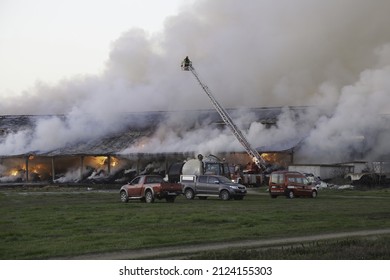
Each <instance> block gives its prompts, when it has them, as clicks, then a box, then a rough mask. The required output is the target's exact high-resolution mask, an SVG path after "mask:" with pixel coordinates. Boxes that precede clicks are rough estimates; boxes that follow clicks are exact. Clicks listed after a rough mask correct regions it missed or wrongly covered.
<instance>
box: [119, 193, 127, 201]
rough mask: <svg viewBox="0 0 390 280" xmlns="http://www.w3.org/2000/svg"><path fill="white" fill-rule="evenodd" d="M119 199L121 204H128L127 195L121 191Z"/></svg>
mask: <svg viewBox="0 0 390 280" xmlns="http://www.w3.org/2000/svg"><path fill="white" fill-rule="evenodd" d="M120 198H121V201H122V202H129V198H128V197H127V194H126V192H125V191H121V193H120Z"/></svg>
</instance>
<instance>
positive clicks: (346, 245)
mask: <svg viewBox="0 0 390 280" xmlns="http://www.w3.org/2000/svg"><path fill="white" fill-rule="evenodd" d="M187 259H197V260H199V259H201V260H389V259H390V235H384V236H379V237H374V238H357V237H355V238H345V239H340V240H326V241H317V242H307V243H301V244H296V245H287V246H286V245H285V246H282V247H280V246H279V247H277V248H266V249H229V250H220V251H211V252H202V253H199V254H194V255H191V256H190V257H189V258H187Z"/></svg>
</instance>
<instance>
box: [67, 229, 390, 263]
mask: <svg viewBox="0 0 390 280" xmlns="http://www.w3.org/2000/svg"><path fill="white" fill-rule="evenodd" d="M382 234H390V229H378V230H362V231H353V232H339V233H329V234H318V235H310V236H300V237H290V238H277V239H265V240H244V241H235V242H229V243H208V244H199V245H187V246H173V247H162V248H153V249H141V250H126V251H119V252H109V253H100V254H88V255H81V256H73V257H71V258H70V259H76V260H83V259H84V260H120V259H179V258H181V257H182V256H183V255H184V256H185V255H191V254H194V253H199V252H203V251H215V250H222V249H228V248H236V249H237V248H241V249H242V248H251V249H255V248H268V247H273V246H281V245H293V244H295V243H304V242H312V241H319V240H327V239H337V238H346V237H362V236H375V235H382Z"/></svg>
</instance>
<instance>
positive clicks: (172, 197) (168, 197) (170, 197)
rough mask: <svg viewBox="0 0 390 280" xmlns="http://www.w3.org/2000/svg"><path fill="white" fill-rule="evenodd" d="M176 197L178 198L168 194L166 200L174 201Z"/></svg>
mask: <svg viewBox="0 0 390 280" xmlns="http://www.w3.org/2000/svg"><path fill="white" fill-rule="evenodd" d="M175 198H176V196H174V195H170V196H167V197H166V198H165V200H166V201H167V202H170V203H173V202H175Z"/></svg>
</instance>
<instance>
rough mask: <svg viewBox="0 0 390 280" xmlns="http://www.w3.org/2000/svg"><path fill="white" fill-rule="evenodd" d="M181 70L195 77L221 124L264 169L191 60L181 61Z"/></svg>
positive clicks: (259, 158)
mask: <svg viewBox="0 0 390 280" xmlns="http://www.w3.org/2000/svg"><path fill="white" fill-rule="evenodd" d="M181 68H182V70H184V71H191V73H192V74H193V75H194V76H195V78H196V80H197V81H198V83H199V84H200V86H201V87H202V89H203V91H204V92H205V93H206V95H207V96H208V97H209V99H210V100H211V102H212V103H213V106H214V108H215V109H216V110H217V112H218V113H219V115H220V116H221V118H222V120H223V122H224V123H225V124H226V125H227V126H228V127H229V128H230V130H231V131H232V132H233V135H234V136H235V137H236V139H237V140H238V142H240V144H241V145H242V146H243V147H244V149H245V151H246V152H247V153H248V154H249V156H250V157H251V158H252V160H253V161H254V162H255V164H256V165H257V166H258V167H259V168H260V169H261V170H264V169H265V161H264V159H263V158H262V157H261V156H260V154H259V153H258V152H257V151H256V150H255V149H253V148H252V147H251V145H250V144H249V142H248V140H247V139H246V138H245V137H244V135H243V134H242V132H241V131H240V130H239V129H238V128H237V126H236V125H235V124H234V122H233V120H232V118H231V117H230V116H229V114H228V113H227V111H226V110H225V109H224V108H223V107H222V106H221V105H220V104H219V103H218V101H217V100H216V99H215V97H214V95H213V94H212V93H211V91H210V89H209V88H208V87H207V85H206V84H204V83H203V82H202V81H201V79H200V78H199V75H198V73H197V72H196V71H195V68H194V67H193V66H192V62H191V60H190V59H189V58H188V56H187V57H186V58H185V59H184V60H183V62H182V64H181Z"/></svg>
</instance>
